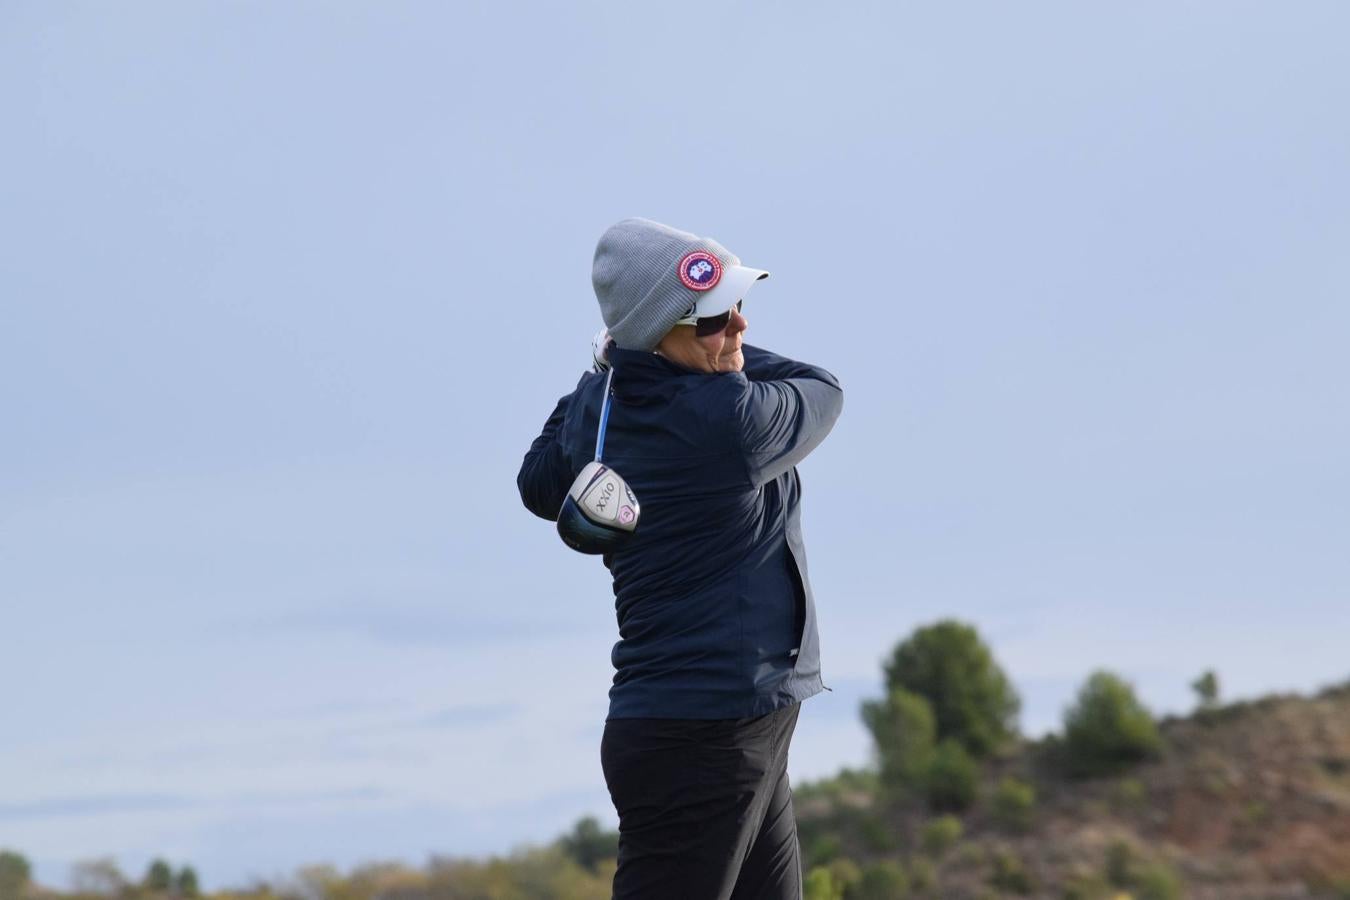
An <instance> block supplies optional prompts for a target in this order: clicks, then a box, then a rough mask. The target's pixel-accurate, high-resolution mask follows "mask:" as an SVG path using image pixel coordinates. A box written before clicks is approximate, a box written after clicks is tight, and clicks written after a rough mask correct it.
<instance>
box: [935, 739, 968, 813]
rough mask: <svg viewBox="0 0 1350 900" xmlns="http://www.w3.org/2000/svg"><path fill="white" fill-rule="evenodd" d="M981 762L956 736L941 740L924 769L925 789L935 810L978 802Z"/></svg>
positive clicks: (951, 810)
mask: <svg viewBox="0 0 1350 900" xmlns="http://www.w3.org/2000/svg"><path fill="white" fill-rule="evenodd" d="M979 775H980V771H979V766H978V765H977V764H976V762H975V760H974V759H972V758H971V756H970V754H969V753H967V752H966V750H965V748H964V747H962V746H961V744H960V743H959V742H957V741H956V740H955V739H953V738H948V739H947V740H945V741H943V742H942V743H940V744H938V746H937V749H936V750H934V751H933V758H932V761H930V762H929V764H928V768H927V769H926V770H924V776H923V792H924V797H925V798H926V799H927V801H928V807H929V808H930V809H932V810H933V811H934V812H949V811H950V812H960V811H962V810H966V809H969V808H970V807H971V804H973V803H974V802H975V794H976V791H977V789H978V787H979Z"/></svg>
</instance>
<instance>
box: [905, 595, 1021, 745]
mask: <svg viewBox="0 0 1350 900" xmlns="http://www.w3.org/2000/svg"><path fill="white" fill-rule="evenodd" d="M896 688H904V689H905V690H907V691H910V692H911V693H914V694H917V695H919V696H920V697H923V698H924V699H925V700H927V701H928V703H929V704H930V705H931V706H932V710H933V716H934V718H935V720H936V725H937V732H936V739H937V740H938V741H942V740H943V739H946V738H952V739H954V740H956V741H957V742H958V743H960V744H961V746H962V747H964V748H965V749H966V750H967V751H968V752H969V753H970V754H971V755H973V756H976V757H983V756H986V755H988V754H989V753H991V752H993V751H994V750H996V749H998V748H999V747H1000V746H1001V745H1003V744H1004V743H1006V742H1007V741H1008V740H1009V739H1010V738H1012V737H1014V736H1015V735H1016V733H1017V714H1018V711H1019V710H1020V708H1021V701H1020V700H1019V699H1018V696H1017V693H1016V691H1014V690H1013V688H1012V684H1011V683H1010V682H1009V681H1008V678H1007V676H1006V675H1004V673H1003V670H1002V669H1000V668H999V666H998V664H997V663H995V662H994V657H993V654H991V653H990V652H989V648H988V647H986V646H985V644H984V642H983V641H982V640H980V636H979V634H978V632H976V630H975V629H974V628H972V627H971V626H969V625H964V624H962V623H960V622H955V621H952V620H945V621H941V622H937V623H935V624H933V625H929V626H926V627H924V628H920V629H917V630H916V631H915V632H914V633H913V634H912V635H911V636H910V637H909V638H908V639H907V640H905V641H904V642H902V643H901V644H899V645H897V646H896V648H895V650H894V651H893V652H892V654H891V658H890V660H889V661H888V662H887V664H886V691H887V695H888V696H889V695H890V693H891V692H892V691H894V690H895V689H896Z"/></svg>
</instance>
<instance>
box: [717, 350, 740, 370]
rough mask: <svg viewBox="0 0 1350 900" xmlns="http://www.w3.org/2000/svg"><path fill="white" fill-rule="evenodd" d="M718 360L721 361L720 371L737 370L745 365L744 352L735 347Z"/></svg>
mask: <svg viewBox="0 0 1350 900" xmlns="http://www.w3.org/2000/svg"><path fill="white" fill-rule="evenodd" d="M719 362H720V363H721V365H720V366H719V369H720V371H723V372H739V371H740V370H741V369H743V368H744V367H745V354H744V353H742V352H741V351H740V349H739V348H737V349H736V350H733V351H732V352H730V353H727V354H724V355H723V356H722V358H721V360H720V361H719Z"/></svg>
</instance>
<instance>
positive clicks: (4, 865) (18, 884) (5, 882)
mask: <svg viewBox="0 0 1350 900" xmlns="http://www.w3.org/2000/svg"><path fill="white" fill-rule="evenodd" d="M32 877H33V867H32V866H30V865H29V864H28V859H27V858H26V857H24V856H23V855H22V854H19V853H15V852H14V851H13V850H0V898H5V900H8V898H10V897H18V896H21V895H22V894H23V890H24V888H25V887H27V886H28V880H29V879H30V878H32Z"/></svg>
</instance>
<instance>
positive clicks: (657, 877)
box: [600, 703, 802, 900]
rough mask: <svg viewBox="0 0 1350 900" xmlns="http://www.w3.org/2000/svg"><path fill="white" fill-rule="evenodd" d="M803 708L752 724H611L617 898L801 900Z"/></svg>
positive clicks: (606, 750)
mask: <svg viewBox="0 0 1350 900" xmlns="http://www.w3.org/2000/svg"><path fill="white" fill-rule="evenodd" d="M800 710H801V704H799V703H794V704H792V705H791V706H787V707H784V708H783V709H780V710H777V711H775V712H772V713H769V714H768V715H763V716H756V717H753V718H748V719H611V720H609V721H608V722H606V723H605V734H604V738H603V739H602V740H601V742H600V762H601V765H602V767H603V768H604V771H605V783H606V785H608V787H609V796H610V799H611V800H613V801H614V808H615V809H616V810H617V811H618V813H619V869H618V871H617V872H616V873H615V874H614V900H628V898H642V900H653V898H655V900H665V898H670V900H728V898H732V900H751V898H755V900H784V898H790V900H800V898H801V896H802V873H801V859H800V856H799V854H798V851H797V822H796V819H795V818H794V817H793V814H792V789H791V787H790V786H789V785H788V776H787V760H788V745H789V744H790V743H791V742H792V732H793V729H794V728H795V727H796V725H797V713H798V712H799V711H800Z"/></svg>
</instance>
